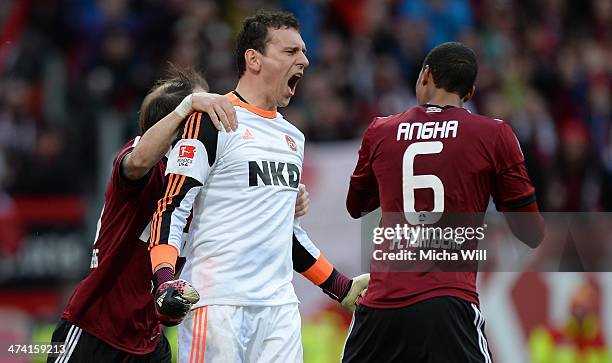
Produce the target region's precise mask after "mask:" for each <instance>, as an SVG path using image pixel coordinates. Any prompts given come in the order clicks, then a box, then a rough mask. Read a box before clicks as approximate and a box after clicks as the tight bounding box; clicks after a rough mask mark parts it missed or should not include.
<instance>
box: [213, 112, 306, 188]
mask: <svg viewBox="0 0 612 363" xmlns="http://www.w3.org/2000/svg"><path fill="white" fill-rule="evenodd" d="M268 122H271V121H268ZM272 122H273V121H272ZM266 126H267V127H266ZM291 131H292V130H291V129H283V128H274V127H270V125H261V124H255V125H248V123H244V124H241V125H240V127H239V129H238V131H237V132H236V135H234V137H233V138H232V140H231V142H230V143H229V145H228V149H227V150H226V152H224V153H223V155H222V157H221V158H220V160H219V165H218V170H215V172H213V173H214V174H217V173H219V174H226V176H228V177H232V178H233V179H234V180H235V181H236V180H240V181H242V183H241V184H243V183H244V185H243V186H248V187H254V186H279V187H290V188H297V187H298V184H299V182H300V177H301V173H302V162H303V155H304V142H303V136H302V135H301V134H297V133H294V132H291Z"/></svg>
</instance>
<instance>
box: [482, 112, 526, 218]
mask: <svg viewBox="0 0 612 363" xmlns="http://www.w3.org/2000/svg"><path fill="white" fill-rule="evenodd" d="M494 157H495V162H494V165H495V176H494V182H493V188H492V195H493V201H494V202H495V205H496V207H497V209H498V210H501V209H505V210H509V209H515V208H521V207H523V206H525V205H528V204H530V203H533V202H534V201H535V188H534V186H533V184H532V183H531V180H530V179H529V175H528V173H527V167H526V166H525V158H524V157H523V152H522V151H521V146H520V144H519V142H518V139H517V138H516V136H515V135H514V132H513V131H512V128H511V127H510V125H508V124H507V123H503V124H502V125H501V131H500V134H499V137H498V139H497V143H496V145H495V151H494Z"/></svg>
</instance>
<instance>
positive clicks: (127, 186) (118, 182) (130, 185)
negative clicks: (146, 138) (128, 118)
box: [110, 138, 153, 194]
mask: <svg viewBox="0 0 612 363" xmlns="http://www.w3.org/2000/svg"><path fill="white" fill-rule="evenodd" d="M137 142H138V138H136V139H134V140H132V141H130V142H128V143H127V144H125V145H124V146H123V148H122V149H121V151H120V152H119V155H117V157H116V158H115V160H114V162H113V173H112V175H111V180H110V183H111V186H112V187H113V190H114V191H115V192H117V193H119V194H127V193H130V192H134V191H135V190H141V189H142V187H143V186H144V185H145V184H146V183H147V181H148V180H149V177H150V176H151V171H149V172H148V173H147V175H145V176H143V177H142V178H140V179H138V180H130V179H128V178H127V177H126V176H125V175H124V174H123V166H122V164H123V159H124V158H125V157H126V156H127V155H128V154H129V153H130V152H132V150H134V147H135V146H136V143H137ZM151 170H153V168H151Z"/></svg>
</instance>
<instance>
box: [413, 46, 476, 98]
mask: <svg viewBox="0 0 612 363" xmlns="http://www.w3.org/2000/svg"><path fill="white" fill-rule="evenodd" d="M426 65H428V66H429V69H430V70H431V75H432V76H433V80H434V83H435V85H436V87H438V88H443V89H445V90H446V91H448V92H452V93H456V94H458V95H459V97H461V98H463V97H465V96H466V95H467V94H468V93H470V91H471V90H472V87H473V86H474V82H476V75H477V74H478V63H477V62H476V54H475V53H474V51H473V50H472V49H470V48H468V47H467V46H465V45H464V44H462V43H458V42H448V43H442V44H440V45H438V46H437V47H435V48H434V49H432V50H431V51H430V52H429V54H427V56H426V57H425V61H424V62H423V67H425V66H426Z"/></svg>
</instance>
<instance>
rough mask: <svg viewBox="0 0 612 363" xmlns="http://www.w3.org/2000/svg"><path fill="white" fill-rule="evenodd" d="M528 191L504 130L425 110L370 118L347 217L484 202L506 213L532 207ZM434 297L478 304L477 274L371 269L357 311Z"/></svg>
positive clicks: (516, 149)
mask: <svg viewBox="0 0 612 363" xmlns="http://www.w3.org/2000/svg"><path fill="white" fill-rule="evenodd" d="M534 192H535V190H534V187H533V185H532V183H531V181H530V180H529V176H528V174H527V169H526V167H525V164H524V158H523V154H522V152H521V149H520V145H519V143H518V140H517V139H516V137H515V135H514V133H513V131H512V128H511V127H510V126H509V125H508V124H507V123H505V122H503V121H501V120H496V119H491V118H488V117H485V116H481V115H477V114H472V113H470V112H469V111H467V110H466V109H464V108H458V107H452V106H446V107H439V106H435V105H425V106H421V107H413V108H411V109H409V110H407V111H406V112H404V113H401V114H397V115H392V116H389V117H381V118H377V119H375V120H374V121H373V122H372V124H371V125H370V126H369V127H368V128H367V130H366V132H365V135H364V137H363V141H362V144H361V148H360V150H359V161H358V163H357V167H356V168H355V171H354V173H353V175H352V177H351V182H350V190H349V198H348V200H347V208H348V210H349V213H350V214H351V215H352V216H353V217H359V216H360V215H361V213H363V212H369V211H371V210H373V209H375V208H377V207H378V206H379V205H380V207H381V209H382V212H383V216H384V215H385V213H394V212H400V213H406V215H407V216H408V214H410V213H411V212H412V213H415V212H420V211H433V212H445V213H446V212H480V213H484V212H485V211H486V209H487V206H488V204H489V198H490V197H491V196H492V197H493V201H494V202H495V203H496V205H497V206H498V208H501V207H504V208H510V209H512V208H519V207H522V206H525V205H528V204H530V203H533V201H534V200H535V194H534ZM398 214H399V213H398ZM414 215H418V213H415V214H414ZM383 219H384V217H383ZM407 219H409V218H407ZM409 222H410V221H409ZM417 223H418V222H417ZM410 224H413V223H412V222H410ZM374 263H375V262H374V261H372V266H374ZM396 271H397V270H396ZM439 296H454V297H458V298H461V299H464V300H466V301H468V302H471V303H474V304H477V305H478V293H477V291H476V272H473V271H466V272H437V271H436V272H388V271H387V272H380V271H375V269H374V268H372V271H371V279H370V283H369V286H368V293H367V294H366V296H365V298H364V299H363V301H362V304H364V305H366V306H369V307H374V308H398V307H403V306H408V305H411V304H414V303H417V302H419V301H423V300H426V299H429V298H434V297H439Z"/></svg>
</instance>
